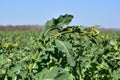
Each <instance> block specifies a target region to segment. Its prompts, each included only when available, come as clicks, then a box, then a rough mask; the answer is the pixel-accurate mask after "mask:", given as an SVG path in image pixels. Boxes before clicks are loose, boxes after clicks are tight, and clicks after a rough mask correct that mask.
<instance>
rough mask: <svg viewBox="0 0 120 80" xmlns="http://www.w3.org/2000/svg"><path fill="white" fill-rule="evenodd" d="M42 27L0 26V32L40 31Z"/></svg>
mask: <svg viewBox="0 0 120 80" xmlns="http://www.w3.org/2000/svg"><path fill="white" fill-rule="evenodd" d="M43 29H44V27H43V26H42V25H15V26H13V25H6V26H4V25H0V30H2V31H6V30H8V31H14V30H20V31H26V30H29V31H42V30H43Z"/></svg>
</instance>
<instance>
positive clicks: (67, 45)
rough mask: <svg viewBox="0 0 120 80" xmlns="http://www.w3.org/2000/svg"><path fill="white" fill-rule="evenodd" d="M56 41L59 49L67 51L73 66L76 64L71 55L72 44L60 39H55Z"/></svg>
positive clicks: (68, 58) (68, 59)
mask: <svg viewBox="0 0 120 80" xmlns="http://www.w3.org/2000/svg"><path fill="white" fill-rule="evenodd" d="M55 43H56V47H57V48H58V50H60V51H62V52H65V53H66V57H67V62H68V63H69V64H70V65H71V66H75V61H74V58H73V56H72V55H71V49H72V45H71V44H70V43H69V42H63V41H60V40H58V39H57V40H55Z"/></svg>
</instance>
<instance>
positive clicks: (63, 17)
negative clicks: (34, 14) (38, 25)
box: [45, 14, 73, 31]
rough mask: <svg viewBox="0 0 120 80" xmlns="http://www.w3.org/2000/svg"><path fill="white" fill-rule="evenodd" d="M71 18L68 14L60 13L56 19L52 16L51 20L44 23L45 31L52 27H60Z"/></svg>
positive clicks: (66, 23)
mask: <svg viewBox="0 0 120 80" xmlns="http://www.w3.org/2000/svg"><path fill="white" fill-rule="evenodd" d="M72 19H73V16H72V15H68V14H65V15H61V16H60V17H58V18H57V19H55V18H53V19H52V20H49V21H47V22H46V23H45V31H47V30H51V29H54V28H61V27H63V26H65V25H68V24H69V23H70V22H71V20H72Z"/></svg>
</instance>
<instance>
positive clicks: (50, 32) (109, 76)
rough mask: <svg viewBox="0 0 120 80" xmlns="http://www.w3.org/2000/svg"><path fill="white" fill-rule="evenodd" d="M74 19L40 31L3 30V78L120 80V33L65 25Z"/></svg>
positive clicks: (54, 22) (0, 55)
mask: <svg viewBox="0 0 120 80" xmlns="http://www.w3.org/2000/svg"><path fill="white" fill-rule="evenodd" d="M72 18H73V16H72V15H68V14H66V15H61V16H60V17H58V18H53V19H51V20H49V21H47V22H46V23H45V29H44V30H43V31H41V32H40V31H0V80H120V32H119V31H113V32H112V31H111V32H109V31H106V32H105V31H99V30H98V29H96V28H95V27H92V26H91V27H87V28H86V27H83V26H66V25H68V24H69V23H70V22H71V20H72ZM65 26H66V27H65Z"/></svg>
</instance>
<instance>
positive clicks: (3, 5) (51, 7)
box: [0, 0, 120, 28]
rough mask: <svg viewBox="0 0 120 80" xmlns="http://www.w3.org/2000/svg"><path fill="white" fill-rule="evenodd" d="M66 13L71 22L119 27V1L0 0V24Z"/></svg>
mask: <svg viewBox="0 0 120 80" xmlns="http://www.w3.org/2000/svg"><path fill="white" fill-rule="evenodd" d="M66 13H67V14H72V15H74V19H73V21H72V22H71V25H85V26H91V25H96V24H97V25H101V27H105V28H120V0H0V25H24V24H40V25H44V23H45V22H46V21H47V20H49V19H51V18H53V17H54V18H56V17H58V16H59V15H63V14H66Z"/></svg>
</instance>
